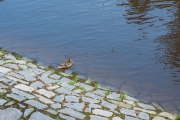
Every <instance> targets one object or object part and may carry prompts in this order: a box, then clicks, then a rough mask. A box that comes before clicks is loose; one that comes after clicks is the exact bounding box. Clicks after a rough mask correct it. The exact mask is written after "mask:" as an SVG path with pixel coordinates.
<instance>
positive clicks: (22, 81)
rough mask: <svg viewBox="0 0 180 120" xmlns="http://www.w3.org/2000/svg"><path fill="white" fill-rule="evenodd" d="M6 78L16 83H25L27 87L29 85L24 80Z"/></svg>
mask: <svg viewBox="0 0 180 120" xmlns="http://www.w3.org/2000/svg"><path fill="white" fill-rule="evenodd" d="M6 78H7V79H10V80H12V81H14V82H20V83H23V84H26V85H27V84H29V82H26V81H24V80H21V79H18V78H15V77H12V76H6Z"/></svg>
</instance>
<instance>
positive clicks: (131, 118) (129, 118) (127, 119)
mask: <svg viewBox="0 0 180 120" xmlns="http://www.w3.org/2000/svg"><path fill="white" fill-rule="evenodd" d="M124 120H139V119H138V118H134V117H131V116H125V119H124Z"/></svg>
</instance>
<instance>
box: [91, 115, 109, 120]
mask: <svg viewBox="0 0 180 120" xmlns="http://www.w3.org/2000/svg"><path fill="white" fill-rule="evenodd" d="M90 118H91V119H90V120H108V118H105V117H100V116H96V115H90Z"/></svg>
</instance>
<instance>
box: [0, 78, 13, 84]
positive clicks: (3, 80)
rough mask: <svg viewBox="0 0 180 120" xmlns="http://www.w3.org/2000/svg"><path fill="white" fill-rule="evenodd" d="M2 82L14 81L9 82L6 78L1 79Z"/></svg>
mask: <svg viewBox="0 0 180 120" xmlns="http://www.w3.org/2000/svg"><path fill="white" fill-rule="evenodd" d="M0 81H1V82H4V83H10V82H11V81H12V80H9V79H7V78H4V77H0Z"/></svg>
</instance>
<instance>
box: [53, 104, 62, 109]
mask: <svg viewBox="0 0 180 120" xmlns="http://www.w3.org/2000/svg"><path fill="white" fill-rule="evenodd" d="M51 107H52V108H54V109H60V108H61V104H59V103H54V104H52V105H51Z"/></svg>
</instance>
